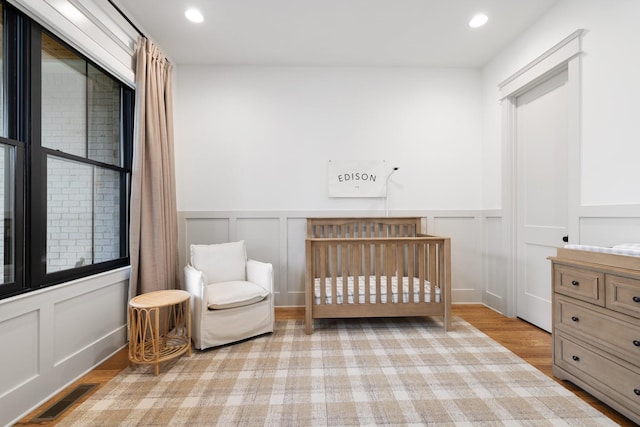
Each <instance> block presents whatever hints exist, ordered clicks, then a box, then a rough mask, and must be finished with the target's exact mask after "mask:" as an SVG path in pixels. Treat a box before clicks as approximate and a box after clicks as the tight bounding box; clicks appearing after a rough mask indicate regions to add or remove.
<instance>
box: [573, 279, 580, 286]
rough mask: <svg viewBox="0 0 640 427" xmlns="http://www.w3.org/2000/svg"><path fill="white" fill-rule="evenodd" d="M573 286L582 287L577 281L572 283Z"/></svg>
mask: <svg viewBox="0 0 640 427" xmlns="http://www.w3.org/2000/svg"><path fill="white" fill-rule="evenodd" d="M571 284H572V285H573V286H580V282H578V281H577V280H572V281H571Z"/></svg>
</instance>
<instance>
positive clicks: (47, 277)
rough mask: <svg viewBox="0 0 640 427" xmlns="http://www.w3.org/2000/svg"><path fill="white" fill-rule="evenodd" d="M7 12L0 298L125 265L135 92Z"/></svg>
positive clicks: (4, 29)
mask: <svg viewBox="0 0 640 427" xmlns="http://www.w3.org/2000/svg"><path fill="white" fill-rule="evenodd" d="M0 5H2V3H1V0H0ZM4 9H5V13H4V15H3V16H4V17H5V18H4V19H3V27H2V31H1V33H2V37H3V38H4V39H5V40H14V41H12V43H10V44H7V43H4V44H2V45H3V46H5V50H7V52H6V53H7V55H6V56H7V58H6V60H5V58H4V56H2V57H0V59H2V60H3V61H2V62H3V65H4V66H3V69H4V71H5V73H6V76H5V75H3V76H2V77H3V78H2V85H1V86H2V88H3V89H4V88H9V90H11V91H13V92H15V93H10V94H8V95H7V96H6V98H5V93H6V90H2V89H0V97H2V99H1V101H3V102H1V104H2V110H0V111H2V118H3V120H2V127H1V128H0V136H1V137H2V138H0V168H2V169H0V192H1V193H0V197H2V201H3V202H4V209H3V212H4V230H3V231H2V233H3V241H4V245H3V247H2V253H1V254H0V255H2V256H3V258H4V260H5V262H4V282H3V284H1V285H0V297H6V296H8V295H13V294H16V293H20V292H26V291H29V290H33V289H37V288H41V287H44V286H50V285H54V284H57V283H61V282H65V281H68V280H72V279H75V278H79V277H83V276H87V275H91V274H95V273H98V272H101V271H107V270H109V269H113V268H117V267H120V266H125V265H128V262H129V260H128V213H129V205H128V201H129V182H130V176H131V147H132V140H133V125H132V124H133V90H132V89H131V88H129V87H127V86H126V85H124V84H123V83H121V82H119V81H118V80H116V79H115V78H113V77H112V76H111V75H109V74H108V73H106V72H105V71H104V70H102V69H101V68H99V67H98V66H97V65H95V64H93V63H92V62H91V61H90V60H88V59H87V58H85V57H83V56H82V55H81V54H79V53H78V52H76V51H74V50H73V49H72V48H70V47H69V46H68V45H66V44H65V43H64V42H63V41H61V40H59V39H57V38H56V37H55V36H53V35H52V34H49V33H48V32H47V31H46V30H44V29H43V28H42V27H40V26H39V25H38V24H36V23H35V22H32V21H30V20H29V19H28V18H26V17H24V16H22V15H21V14H20V13H19V12H17V11H15V10H13V8H11V7H10V6H7V5H6V4H4ZM7 70H8V71H7ZM5 134H6V137H5ZM25 195H28V197H26V196H25ZM21 242H23V243H21Z"/></svg>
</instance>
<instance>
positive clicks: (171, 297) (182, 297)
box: [129, 289, 191, 308]
mask: <svg viewBox="0 0 640 427" xmlns="http://www.w3.org/2000/svg"><path fill="white" fill-rule="evenodd" d="M190 296H191V295H190V294H189V292H187V291H181V290H179V289H167V290H164V291H154V292H147V293H146V294H141V295H138V296H136V297H133V298H131V300H130V301H129V305H130V306H131V307H135V308H153V307H164V306H166V305H173V304H178V303H181V302H184V301H186V300H188V299H189V297H190Z"/></svg>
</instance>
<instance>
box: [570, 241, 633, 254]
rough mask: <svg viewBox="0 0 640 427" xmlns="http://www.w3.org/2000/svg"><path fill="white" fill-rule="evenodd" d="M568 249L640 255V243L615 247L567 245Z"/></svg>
mask: <svg viewBox="0 0 640 427" xmlns="http://www.w3.org/2000/svg"><path fill="white" fill-rule="evenodd" d="M565 248H566V249H578V250H581V251H591V252H600V253H605V254H616V255H627V256H640V243H623V244H620V245H615V246H613V247H605V246H591V245H565Z"/></svg>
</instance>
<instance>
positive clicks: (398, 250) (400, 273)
mask: <svg viewBox="0 0 640 427" xmlns="http://www.w3.org/2000/svg"><path fill="white" fill-rule="evenodd" d="M403 251H404V245H400V244H398V245H396V259H395V268H396V280H397V282H396V283H397V285H396V286H397V298H398V304H402V303H403V301H402V299H403V298H404V292H403V286H402V276H403V271H402V269H403V267H404V266H403V265H401V261H402V260H403V259H404V257H403V256H402V252H403ZM392 293H393V288H392V286H391V283H389V282H387V302H392V301H391V295H392Z"/></svg>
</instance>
